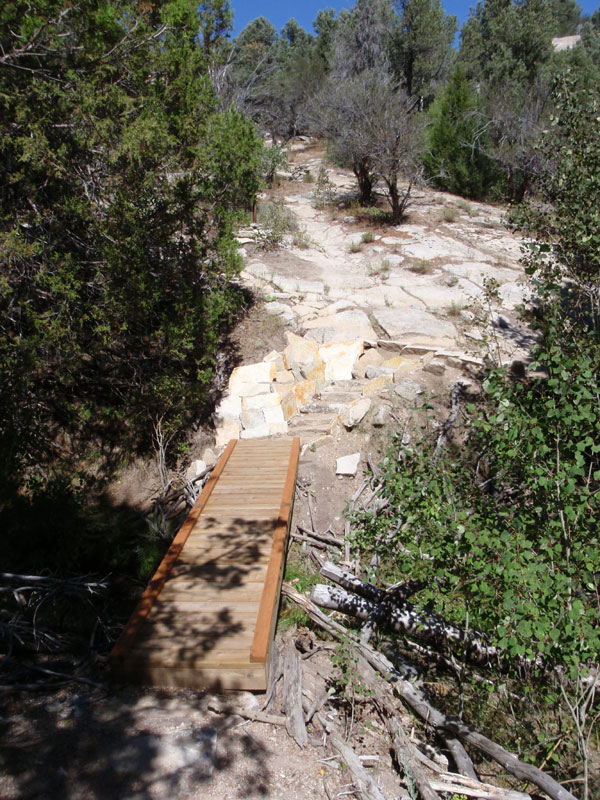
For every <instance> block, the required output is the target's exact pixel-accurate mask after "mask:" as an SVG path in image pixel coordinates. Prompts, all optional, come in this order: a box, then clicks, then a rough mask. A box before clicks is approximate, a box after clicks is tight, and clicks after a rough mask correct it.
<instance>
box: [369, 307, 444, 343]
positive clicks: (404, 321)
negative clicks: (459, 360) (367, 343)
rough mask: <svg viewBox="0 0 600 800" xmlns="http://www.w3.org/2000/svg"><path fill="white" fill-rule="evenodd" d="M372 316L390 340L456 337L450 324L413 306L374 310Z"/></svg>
mask: <svg viewBox="0 0 600 800" xmlns="http://www.w3.org/2000/svg"><path fill="white" fill-rule="evenodd" d="M373 315H374V317H375V319H376V320H377V322H378V324H379V325H380V326H381V327H382V328H383V330H384V331H385V332H386V333H387V334H388V335H389V337H390V339H404V338H405V337H406V338H410V339H414V338H415V337H424V338H430V339H455V338H456V335H457V332H456V328H455V327H454V325H453V324H452V323H451V322H447V321H446V320H440V319H438V318H437V317H435V316H434V315H433V314H431V313H430V312H429V311H425V310H424V309H422V308H416V307H414V306H407V307H405V308H383V309H375V311H374V312H373Z"/></svg>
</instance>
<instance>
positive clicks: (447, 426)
mask: <svg viewBox="0 0 600 800" xmlns="http://www.w3.org/2000/svg"><path fill="white" fill-rule="evenodd" d="M464 388H465V385H464V383H463V382H462V381H457V382H456V383H455V384H454V386H453V387H452V394H451V395H450V397H451V400H450V402H451V410H450V414H449V416H448V419H447V420H446V422H444V424H443V426H442V430H441V431H440V435H439V436H438V440H437V442H436V445H435V450H434V452H433V459H432V461H433V463H434V464H435V463H436V461H437V460H438V459H439V457H440V456H441V454H442V450H443V449H444V447H446V445H447V444H448V440H449V439H450V434H451V433H452V428H453V427H454V425H455V424H456V419H457V417H458V412H459V411H460V398H461V395H462V393H463V390H464Z"/></svg>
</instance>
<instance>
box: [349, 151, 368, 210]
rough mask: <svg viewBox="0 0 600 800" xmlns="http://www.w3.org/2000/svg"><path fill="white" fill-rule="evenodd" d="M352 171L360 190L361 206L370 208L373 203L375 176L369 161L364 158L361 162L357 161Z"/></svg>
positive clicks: (359, 199) (359, 200)
mask: <svg viewBox="0 0 600 800" xmlns="http://www.w3.org/2000/svg"><path fill="white" fill-rule="evenodd" d="M352 171H353V172H354V175H355V176H356V180H357V181H358V190H359V192H360V195H359V198H358V202H359V203H360V205H361V206H368V205H370V204H371V203H372V202H373V175H372V173H371V171H370V170H369V162H368V159H366V158H363V159H361V160H360V161H355V162H354V165H353V167H352Z"/></svg>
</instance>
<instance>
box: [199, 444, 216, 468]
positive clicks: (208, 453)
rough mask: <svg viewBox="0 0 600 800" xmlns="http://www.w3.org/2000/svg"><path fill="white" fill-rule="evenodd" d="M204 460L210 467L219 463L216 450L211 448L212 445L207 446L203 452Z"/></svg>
mask: <svg viewBox="0 0 600 800" xmlns="http://www.w3.org/2000/svg"><path fill="white" fill-rule="evenodd" d="M202 461H205V462H206V464H207V466H209V467H212V466H214V465H215V464H216V463H217V456H216V455H215V452H214V450H211V448H210V447H207V448H206V450H205V451H204V452H203V453H202Z"/></svg>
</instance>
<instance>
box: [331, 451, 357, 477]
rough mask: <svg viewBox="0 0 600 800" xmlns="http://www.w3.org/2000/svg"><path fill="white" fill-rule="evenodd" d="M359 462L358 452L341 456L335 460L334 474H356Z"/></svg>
mask: <svg viewBox="0 0 600 800" xmlns="http://www.w3.org/2000/svg"><path fill="white" fill-rule="evenodd" d="M359 463H360V453H352V455H349V456H341V457H340V458H338V459H337V460H336V467H335V474H336V475H356V473H357V472H358V465H359Z"/></svg>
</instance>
